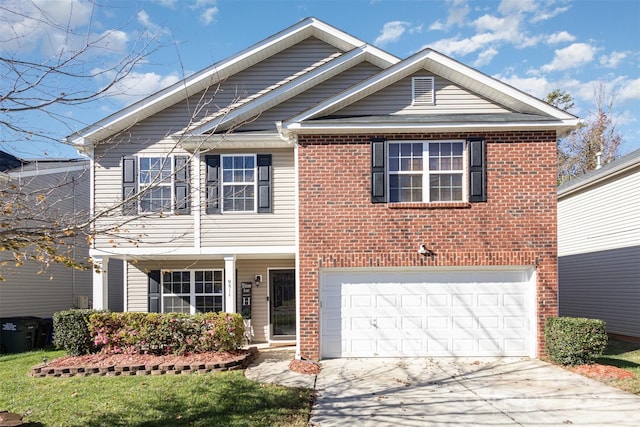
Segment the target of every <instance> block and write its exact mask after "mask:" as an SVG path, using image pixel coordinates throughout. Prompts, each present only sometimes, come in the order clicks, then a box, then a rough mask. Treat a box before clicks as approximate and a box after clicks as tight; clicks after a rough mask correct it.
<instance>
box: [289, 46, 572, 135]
mask: <svg viewBox="0 0 640 427" xmlns="http://www.w3.org/2000/svg"><path fill="white" fill-rule="evenodd" d="M423 69H426V70H428V71H430V72H432V73H434V74H436V75H438V76H441V77H443V78H445V79H447V80H449V81H451V82H453V83H455V84H458V85H460V86H462V87H465V88H468V89H470V90H472V91H473V92H475V93H477V94H478V95H480V96H483V97H485V98H487V99H489V100H492V101H494V102H496V103H498V104H500V105H503V106H505V107H507V108H508V109H510V110H512V111H513V112H514V114H512V115H508V114H507V115H505V114H487V115H482V114H480V115H474V116H473V120H472V121H470V119H469V115H456V114H449V115H443V116H439V117H433V116H428V115H420V116H418V115H413V116H411V115H391V116H384V117H369V118H362V117H350V118H349V117H340V118H337V119H336V118H332V115H334V114H339V111H340V110H341V109H342V108H344V107H346V106H348V105H350V104H352V103H354V102H356V101H359V100H361V99H364V98H366V97H367V96H369V95H372V94H374V93H376V92H378V91H379V90H381V89H383V88H385V87H387V86H389V85H392V84H393V83H395V82H398V81H399V80H401V79H403V78H405V77H407V76H410V75H411V74H413V73H415V72H417V71H420V70H423ZM578 121H579V119H578V118H577V117H576V116H574V115H572V114H569V113H567V112H565V111H563V110H560V109H558V108H555V107H553V106H551V105H549V104H548V103H546V102H544V101H541V100H539V99H537V98H535V97H533V96H531V95H528V94H526V93H524V92H522V91H520V90H518V89H515V88H514V87H512V86H509V85H507V84H505V83H503V82H500V81H499V80H496V79H494V78H492V77H490V76H487V75H486V74H483V73H481V72H479V71H477V70H475V69H473V68H471V67H468V66H466V65H464V64H462V63H460V62H458V61H456V60H454V59H452V58H449V57H447V56H445V55H442V54H441V53H438V52H436V51H434V50H432V49H425V50H423V51H420V52H418V53H417V54H415V55H413V56H411V57H409V58H407V59H405V60H403V61H401V62H399V63H396V64H395V65H393V66H391V67H389V68H387V69H386V70H383V71H381V72H380V73H378V74H376V75H374V76H372V77H370V78H369V79H366V80H364V81H362V82H361V83H359V84H357V85H355V86H353V87H352V88H350V89H348V90H346V91H344V92H342V93H340V94H338V95H336V96H334V97H331V98H329V99H327V100H325V101H324V102H322V103H320V104H318V105H316V106H315V107H313V108H311V109H309V110H307V111H304V112H302V113H300V114H298V115H296V116H293V117H291V118H289V119H287V120H286V121H284V122H282V123H281V124H280V128H281V129H282V133H283V135H284V136H287V137H291V136H292V134H295V133H325V132H332V131H334V132H341V133H343V132H361V131H366V130H367V129H374V128H376V129H380V128H382V129H384V128H385V127H388V128H389V129H394V130H398V129H401V130H407V131H409V130H424V129H438V130H447V129H461V128H467V129H471V128H473V129H479V128H483V129H491V128H495V127H500V128H505V126H508V127H510V128H513V129H520V128H522V129H555V130H556V131H558V132H559V133H561V134H562V133H564V132H568V131H570V130H572V129H573V128H574V127H575V126H576V125H577V124H578Z"/></svg>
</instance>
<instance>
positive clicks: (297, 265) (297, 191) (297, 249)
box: [293, 144, 302, 360]
mask: <svg viewBox="0 0 640 427" xmlns="http://www.w3.org/2000/svg"><path fill="white" fill-rule="evenodd" d="M293 153H294V157H293V161H294V171H295V173H294V185H295V190H294V198H295V206H300V186H299V185H298V184H299V182H298V176H299V173H298V169H299V164H298V144H295V145H294V148H293ZM295 219H296V225H295V254H296V255H295V256H296V259H295V269H296V355H295V358H296V359H298V360H300V359H301V358H302V354H301V353H300V209H298V208H296V209H295Z"/></svg>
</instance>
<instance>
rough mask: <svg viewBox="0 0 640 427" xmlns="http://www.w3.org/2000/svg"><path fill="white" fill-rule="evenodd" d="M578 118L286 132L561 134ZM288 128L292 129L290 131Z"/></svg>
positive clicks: (298, 127)
mask: <svg viewBox="0 0 640 427" xmlns="http://www.w3.org/2000/svg"><path fill="white" fill-rule="evenodd" d="M577 123H578V119H575V120H571V121H569V120H567V121H565V120H562V121H553V122H549V121H539V122H530V121H527V122H502V123H500V122H484V123H447V122H443V123H428V124H426V123H405V122H397V123H390V124H380V123H357V124H336V123H333V124H329V123H327V124H324V123H323V124H318V123H315V122H304V123H291V124H289V125H285V124H283V132H284V133H285V135H286V137H290V136H292V134H305V135H314V134H345V133H346V134H354V133H360V132H369V133H371V132H378V133H380V132H382V133H394V132H424V131H439V132H455V131H469V132H470V131H494V130H505V131H515V130H556V131H557V132H559V133H562V132H568V131H571V130H572V129H573V128H574V127H575V126H576V124H577ZM287 131H288V132H287Z"/></svg>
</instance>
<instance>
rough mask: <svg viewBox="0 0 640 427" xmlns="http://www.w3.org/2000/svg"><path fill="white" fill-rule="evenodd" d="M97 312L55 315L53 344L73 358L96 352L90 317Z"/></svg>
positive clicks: (67, 312) (65, 312)
mask: <svg viewBox="0 0 640 427" xmlns="http://www.w3.org/2000/svg"><path fill="white" fill-rule="evenodd" d="M94 313H98V311H96V310H86V309H83V310H77V309H73V310H65V311H59V312H57V313H54V314H53V344H54V345H55V346H56V347H57V348H62V349H64V350H66V351H67V353H69V355H71V356H80V355H83V354H90V353H94V352H96V351H97V350H98V349H97V347H96V346H95V345H94V342H93V339H92V337H91V335H90V334H89V328H88V324H89V317H90V316H91V315H92V314H94Z"/></svg>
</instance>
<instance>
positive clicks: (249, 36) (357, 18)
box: [0, 0, 640, 158]
mask: <svg viewBox="0 0 640 427" xmlns="http://www.w3.org/2000/svg"><path fill="white" fill-rule="evenodd" d="M15 10H19V13H16V12H15ZM43 14H44V15H43ZM43 16H46V19H43ZM310 16H313V17H316V18H318V19H320V20H323V21H325V22H326V23H328V24H330V25H332V26H334V27H337V28H339V29H341V30H343V31H345V32H347V33H349V34H351V35H353V36H355V37H357V38H359V39H361V40H363V41H364V42H366V43H370V44H373V45H375V46H377V47H379V48H381V49H383V50H385V51H387V52H389V53H392V54H394V55H396V56H398V57H400V58H406V57H408V56H410V55H412V54H414V53H416V52H418V51H420V50H421V49H423V48H426V47H429V48H431V49H434V50H436V51H439V52H440V53H443V54H445V55H448V56H450V57H452V58H454V59H456V60H458V61H460V62H463V63H465V64H466V65H469V66H471V67H473V68H475V69H477V70H479V71H481V72H483V73H485V74H488V75H490V76H492V77H494V78H497V79H499V80H501V81H503V82H505V83H508V84H510V85H512V86H515V87H516V88H518V89H520V90H522V91H524V92H527V93H529V94H531V95H534V96H536V97H538V98H541V99H543V98H544V97H545V96H546V95H547V94H548V93H549V92H551V91H553V90H554V89H560V90H563V91H566V92H567V93H569V94H570V95H571V96H572V97H573V98H574V102H575V106H574V107H573V108H572V109H570V110H569V112H570V113H572V114H575V115H577V116H579V117H581V118H582V119H585V120H586V119H588V118H589V115H590V114H592V113H593V112H594V111H595V108H596V104H595V91H596V89H597V88H598V87H600V86H601V85H603V86H602V87H603V88H604V89H605V92H604V93H606V94H607V95H609V96H614V98H613V101H612V106H613V107H612V111H611V112H612V119H613V121H614V124H615V126H616V130H617V132H618V133H619V134H620V135H621V136H622V139H623V142H622V146H621V154H625V153H628V152H630V151H633V150H636V149H640V0H502V1H480V0H477V1H471V0H442V1H436V0H422V1H418V0H406V1H403V0H337V1H329V0H326V1H325V0H286V1H285V0H281V1H278V0H275V1H274V0H269V1H250V0H144V1H135V0H100V1H96V2H95V3H94V2H90V1H85V0H2V2H1V3H0V34H4V35H5V36H4V37H2V36H0V56H1V57H3V58H19V59H27V60H29V61H34V62H36V63H47V64H48V63H50V61H51V58H58V60H59V58H61V57H64V55H65V54H66V55H69V52H73V46H77V45H81V44H82V41H85V42H86V40H91V41H92V42H94V43H95V47H96V48H94V49H93V50H91V51H88V52H85V53H86V55H85V56H82V63H81V65H80V68H78V69H82V70H83V71H85V72H86V71H87V70H88V71H91V74H95V75H96V77H92V78H85V79H75V80H66V81H65V80H62V79H61V80H60V81H56V82H55V83H50V84H49V85H48V86H46V88H48V89H51V88H55V90H60V91H63V89H59V88H67V90H76V91H78V92H80V91H91V90H100V89H103V88H104V87H105V84H106V82H108V81H110V80H111V79H112V78H113V73H112V66H113V64H117V63H118V62H117V61H121V60H122V58H123V57H126V55H128V54H130V52H132V51H133V52H136V51H138V52H139V51H144V52H146V53H147V54H148V55H147V56H145V57H144V58H143V60H142V61H140V62H139V63H136V64H135V65H134V66H133V67H132V68H131V72H130V73H129V74H128V75H127V76H126V77H125V78H124V79H122V80H120V81H119V82H118V84H116V85H115V86H114V87H112V88H110V89H109V90H107V91H106V95H107V96H105V97H103V98H101V99H100V100H96V101H94V102H88V103H83V104H81V105H68V106H67V105H64V106H54V107H52V108H50V109H49V110H48V111H47V112H46V113H44V112H42V111H40V112H38V111H36V112H25V113H15V114H12V115H7V114H5V115H3V114H2V104H1V103H0V149H2V150H5V151H9V152H11V153H14V154H16V155H18V156H19V157H22V158H35V157H42V156H48V157H54V158H59V157H77V153H76V152H75V150H74V149H72V148H70V147H68V146H64V145H62V144H56V143H52V142H51V140H62V139H63V138H64V137H65V136H67V135H69V134H71V133H73V131H76V130H79V129H82V128H83V127H85V126H87V125H89V124H91V123H94V122H96V121H98V120H100V119H102V118H104V117H106V116H108V115H109V114H112V113H114V112H117V111H118V110H120V109H122V108H124V107H126V106H127V105H129V104H131V103H133V102H135V101H137V100H139V99H141V98H143V97H145V96H148V95H150V94H152V93H154V92H156V91H158V90H160V89H162V88H164V87H166V86H168V85H170V84H172V83H175V82H177V81H179V80H180V79H182V78H184V77H186V76H188V75H189V74H191V73H193V72H196V71H199V70H201V69H203V68H206V67H208V66H210V65H212V64H213V63H215V62H218V61H221V60H223V59H225V58H227V57H229V56H231V55H233V54H235V53H237V52H239V51H241V50H243V49H245V48H247V47H249V46H251V45H253V44H255V43H258V42H260V41H262V40H263V39H265V38H267V37H269V36H270V35H272V34H274V33H276V32H278V31H281V30H283V29H285V28H287V27H289V26H291V25H293V24H295V23H296V22H298V21H300V20H302V19H304V18H307V17H310ZM68 30H71V31H68ZM7 34H11V35H12V37H10V36H7ZM97 48H100V49H97ZM98 51H99V52H98ZM61 52H62V53H61ZM92 55H93V56H92ZM67 57H68V56H67ZM5 67H6V65H3V66H2V69H0V72H1V73H3V74H4V75H7V73H6V69H5ZM12 83H13V82H12V81H11V79H6V78H3V79H1V80H0V95H2V93H6V92H7V91H9V89H10V86H9V85H11V84H12ZM3 122H10V123H18V124H20V126H21V127H22V128H23V129H29V128H30V127H33V128H34V132H33V135H31V136H30V137H29V138H26V139H25V138H22V137H20V136H18V137H16V136H15V135H12V134H11V132H10V131H8V130H7V126H5V125H4V124H2V123H3ZM38 132H40V133H43V132H44V133H46V134H47V136H48V138H42V137H39V136H38Z"/></svg>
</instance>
